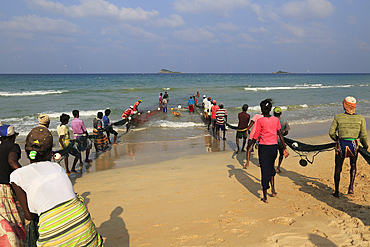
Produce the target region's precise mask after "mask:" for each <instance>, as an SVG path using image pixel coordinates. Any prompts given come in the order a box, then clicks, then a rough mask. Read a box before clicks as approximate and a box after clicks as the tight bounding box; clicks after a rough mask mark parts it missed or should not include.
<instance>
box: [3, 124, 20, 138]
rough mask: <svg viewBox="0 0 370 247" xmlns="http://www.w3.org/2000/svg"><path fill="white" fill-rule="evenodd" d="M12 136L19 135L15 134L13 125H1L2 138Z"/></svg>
mask: <svg viewBox="0 0 370 247" xmlns="http://www.w3.org/2000/svg"><path fill="white" fill-rule="evenodd" d="M12 135H18V133H16V132H15V130H14V127H13V126H12V125H2V124H1V123H0V137H7V136H12Z"/></svg>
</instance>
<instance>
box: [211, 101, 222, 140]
mask: <svg viewBox="0 0 370 247" xmlns="http://www.w3.org/2000/svg"><path fill="white" fill-rule="evenodd" d="M218 109H220V107H219V106H218V105H217V101H216V100H213V101H212V106H211V124H212V135H213V136H214V137H216V112H217V110H218Z"/></svg>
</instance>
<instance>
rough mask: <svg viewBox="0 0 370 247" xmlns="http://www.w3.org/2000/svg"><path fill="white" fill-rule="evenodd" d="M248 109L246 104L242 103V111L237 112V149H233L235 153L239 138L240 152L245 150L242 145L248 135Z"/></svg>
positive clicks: (237, 151)
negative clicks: (241, 140) (240, 143)
mask: <svg viewBox="0 0 370 247" xmlns="http://www.w3.org/2000/svg"><path fill="white" fill-rule="evenodd" d="M247 110H248V105H247V104H244V105H243V107H242V112H239V114H238V119H239V122H238V129H237V131H236V138H235V139H236V146H237V150H236V151H235V152H236V153H239V150H240V149H239V139H243V145H242V149H241V151H242V152H245V150H244V147H245V144H246V142H247V136H248V133H247V131H248V124H249V119H250V118H251V116H250V115H249V114H248V113H247Z"/></svg>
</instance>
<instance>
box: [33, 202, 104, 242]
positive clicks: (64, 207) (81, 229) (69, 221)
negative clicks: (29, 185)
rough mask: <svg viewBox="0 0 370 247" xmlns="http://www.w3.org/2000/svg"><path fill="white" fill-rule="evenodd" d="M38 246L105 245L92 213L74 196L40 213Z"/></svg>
mask: <svg viewBox="0 0 370 247" xmlns="http://www.w3.org/2000/svg"><path fill="white" fill-rule="evenodd" d="M39 234H40V236H39V239H38V240H37V246H87V247H90V246H94V247H96V246H103V239H102V237H101V236H100V235H99V233H97V231H96V229H95V225H94V223H93V222H92V220H91V217H90V214H89V212H88V211H87V209H86V207H85V206H84V205H83V203H82V202H81V201H80V200H79V199H77V198H74V199H72V200H69V201H67V202H65V203H62V204H61V205H58V206H56V207H54V208H53V209H50V210H49V211H47V212H45V213H42V214H41V215H40V221H39Z"/></svg>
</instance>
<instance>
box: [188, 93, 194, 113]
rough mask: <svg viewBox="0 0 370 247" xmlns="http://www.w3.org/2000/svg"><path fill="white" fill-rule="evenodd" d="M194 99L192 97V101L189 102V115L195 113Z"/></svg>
mask: <svg viewBox="0 0 370 247" xmlns="http://www.w3.org/2000/svg"><path fill="white" fill-rule="evenodd" d="M194 105H195V102H194V99H193V97H192V96H190V99H189V100H188V108H189V113H194Z"/></svg>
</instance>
